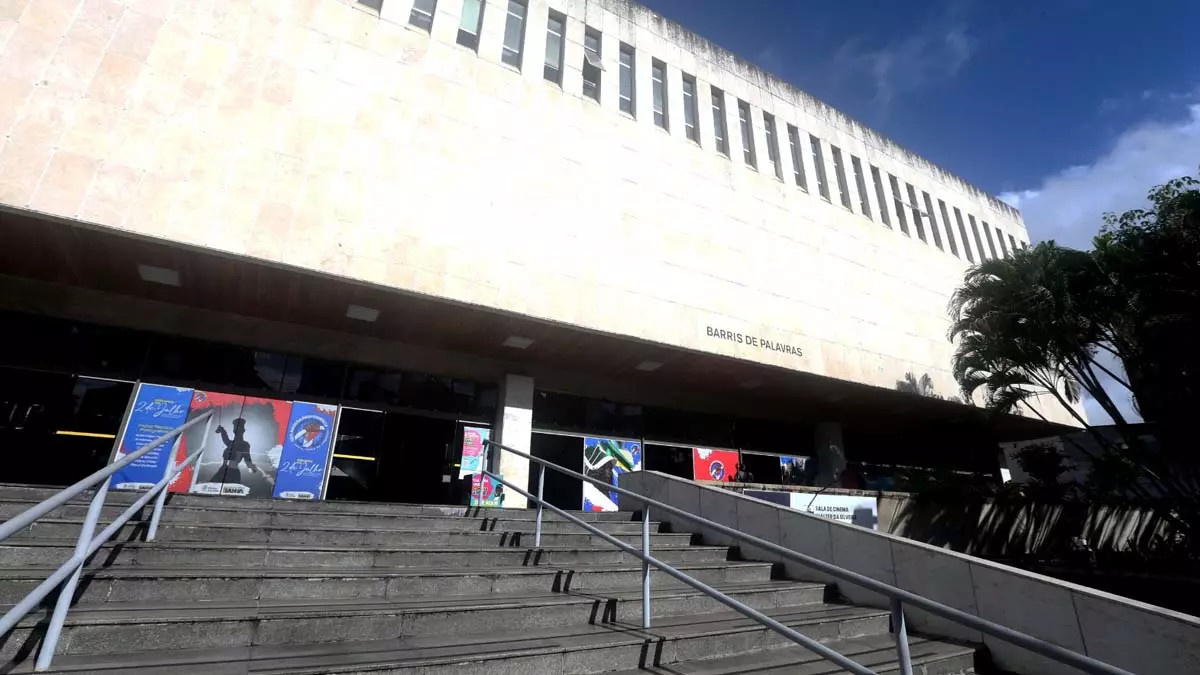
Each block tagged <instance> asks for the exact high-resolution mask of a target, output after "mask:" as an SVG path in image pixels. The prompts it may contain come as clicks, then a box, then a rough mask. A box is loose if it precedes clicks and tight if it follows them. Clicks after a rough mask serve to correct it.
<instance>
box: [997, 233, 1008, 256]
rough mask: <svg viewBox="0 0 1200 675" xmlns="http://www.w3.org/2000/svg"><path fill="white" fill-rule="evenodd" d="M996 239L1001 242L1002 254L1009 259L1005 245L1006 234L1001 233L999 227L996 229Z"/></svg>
mask: <svg viewBox="0 0 1200 675" xmlns="http://www.w3.org/2000/svg"><path fill="white" fill-rule="evenodd" d="M996 239H997V240H999V242H1000V252H1001V253H1003V254H1004V257H1005V258H1007V257H1008V247H1007V246H1005V245H1004V233H1003V232H1001V231H1000V228H998V227H997V228H996Z"/></svg>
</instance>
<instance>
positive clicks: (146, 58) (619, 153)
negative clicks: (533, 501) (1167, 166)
mask: <svg viewBox="0 0 1200 675" xmlns="http://www.w3.org/2000/svg"><path fill="white" fill-rule="evenodd" d="M0 133H2V134H3V138H2V139H0V140H2V142H3V145H2V147H0V204H3V205H4V213H3V217H4V223H5V225H4V228H3V231H4V232H5V235H4V237H5V239H6V240H7V242H8V243H6V246H5V248H6V250H5V252H4V254H0V255H3V258H0V259H2V260H3V261H4V269H3V270H2V271H3V273H4V274H5V275H6V276H5V282H4V292H3V293H2V294H0V295H2V300H3V305H4V307H6V308H8V309H13V310H19V311H23V312H33V313H37V314H46V315H53V316H61V317H68V318H72V319H81V320H87V321H94V322H99V323H103V324H114V325H121V326H128V327H132V328H138V329H143V330H156V331H166V332H171V333H178V334H183V335H190V336H193V337H196V338H203V339H211V340H222V341H230V342H234V343H239V344H250V345H252V346H255V347H263V348H274V349H283V350H292V351H297V352H300V353H305V354H310V355H313V356H340V357H343V358H353V359H358V360H362V361H366V362H371V363H376V364H379V365H395V366H404V367H410V366H420V367H422V368H424V369H426V370H432V371H436V372H440V373H445V374H464V375H469V376H471V377H475V378H477V379H480V380H483V381H490V382H494V383H497V384H498V385H499V386H500V392H501V394H500V399H501V400H500V403H499V408H498V412H497V422H496V426H497V432H498V433H499V437H500V438H503V439H504V440H505V441H506V442H510V443H512V444H513V445H515V446H516V447H522V448H529V437H530V429H536V428H537V427H538V423H537V413H536V407H537V400H536V396H535V392H537V391H538V390H541V389H543V388H545V389H547V390H550V391H560V392H568V393H572V394H577V395H580V396H590V397H594V398H602V399H605V400H609V401H628V402H630V403H635V404H646V405H654V404H663V405H671V406H675V407H685V408H688V409H695V410H704V411H709V412H714V413H722V414H731V415H732V414H737V415H743V414H750V415H756V416H764V417H771V418H773V419H778V420H783V421H787V420H789V419H790V418H793V417H794V418H803V419H804V420H806V423H810V424H811V425H813V428H815V429H816V432H814V434H813V436H812V437H811V438H813V439H814V440H813V443H816V444H820V445H828V444H832V445H840V444H842V440H841V439H840V438H839V437H840V433H841V432H840V429H839V428H838V425H839V424H849V422H848V421H846V420H843V419H842V411H843V410H850V409H851V408H853V410H854V412H853V414H850V413H847V414H848V415H849V416H852V417H854V418H855V419H856V420H858V421H857V422H856V424H858V425H859V426H860V427H867V426H879V427H880V428H887V429H897V430H899V429H902V428H904V427H905V426H906V425H911V424H915V423H916V421H920V420H925V421H928V422H929V423H930V424H934V423H936V422H938V421H939V420H940V421H946V420H953V421H954V423H958V422H962V423H963V424H968V423H969V424H976V422H973V421H971V420H977V419H978V418H977V416H975V414H974V413H973V412H972V411H971V409H970V407H969V406H964V405H962V404H961V403H958V402H952V401H944V400H938V399H950V398H954V397H955V396H956V395H957V386H956V384H955V382H954V380H953V377H952V375H951V373H950V358H951V354H952V351H953V345H952V344H951V343H950V342H949V341H948V340H947V337H946V332H947V328H948V319H947V313H946V306H947V302H948V300H949V297H950V295H951V293H952V292H953V290H954V289H955V287H956V285H957V284H958V283H959V281H960V280H961V277H962V274H963V272H964V271H965V270H966V269H967V267H968V266H969V265H970V264H972V263H973V262H978V261H980V260H982V259H985V258H993V257H998V256H1005V255H1008V254H1009V252H1010V251H1011V250H1012V249H1015V248H1017V247H1024V246H1026V245H1027V243H1028V241H1029V236H1028V234H1027V232H1026V230H1025V226H1024V224H1023V222H1022V220H1021V217H1020V214H1019V213H1018V212H1017V211H1016V210H1015V209H1013V208H1012V207H1010V206H1008V205H1006V204H1004V203H1003V202H1001V201H999V200H998V199H996V198H995V197H992V196H990V195H987V194H984V193H983V192H981V191H980V190H978V189H976V188H974V187H972V186H970V185H968V184H967V183H966V182H964V181H963V180H961V179H959V178H956V177H955V176H953V175H951V174H950V173H948V172H947V171H945V170H943V169H941V168H939V167H936V166H934V165H932V164H931V163H929V162H927V161H926V160H924V159H921V158H920V157H918V156H916V155H915V154H913V153H911V152H909V151H907V150H905V149H903V148H901V147H900V146H898V145H897V144H895V143H893V142H891V141H889V140H887V139H886V138H883V137H882V136H880V135H879V134H878V133H876V132H874V131H871V130H870V129H867V128H866V127H864V126H863V125H861V124H859V123H857V122H855V121H854V120H852V119H850V118H849V117H847V116H846V115H844V114H842V113H840V112H838V111H836V110H834V109H832V108H831V107H829V106H827V105H825V104H823V103H821V102H820V101H817V100H815V99H814V98H812V97H811V96H809V95H807V94H805V93H803V92H801V91H799V90H798V89H796V88H794V87H792V86H790V85H788V84H787V83H784V82H782V81H780V80H779V79H777V78H774V77H772V76H771V75H769V74H767V73H765V72H763V71H762V70H760V69H758V68H756V67H754V66H753V65H751V64H749V63H747V62H745V61H744V60H742V59H740V58H738V57H736V56H735V55H733V54H731V53H729V52H727V51H725V50H722V49H721V48H719V47H717V46H715V45H713V44H712V43H710V42H708V41H706V40H704V39H703V38H700V37H697V36H696V35H694V34H692V33H690V32H688V31H687V30H685V29H683V28H682V27H680V26H679V25H678V24H675V23H672V22H671V21H669V20H666V19H664V18H662V17H659V16H656V15H654V14H653V13H651V12H650V11H648V10H647V9H645V8H643V7H641V6H639V5H636V4H634V3H632V2H629V1H627V0H466V1H465V2H464V0H254V1H251V0H175V1H173V2H169V1H167V0H0ZM147 270H151V271H150V272H147ZM153 270H158V272H157V273H158V274H159V275H162V274H165V275H166V276H167V282H168V283H163V282H161V281H159V282H157V284H156V283H155V282H154V280H153V278H151V279H149V280H148V279H147V275H149V276H150V277H154V275H155V272H154V271H153ZM214 275H215V276H214ZM235 277H236V281H235V280H234V278H235ZM272 284H276V285H272ZM301 286H302V287H303V288H304V289H306V290H304V291H297V290H296V289H297V288H300V287H301ZM281 289H282V290H281ZM287 289H291V290H290V291H287ZM288 292H290V293H292V295H287V293H288ZM276 293H282V294H284V296H283V297H280V296H279V295H276ZM297 293H299V295H296V294H297ZM326 301H327V305H328V308H330V309H329V312H328V314H331V315H330V316H324V317H319V316H316V314H319V313H320V312H317V311H316V310H313V311H312V312H311V318H312V320H311V321H310V320H308V318H303V317H309V316H310V314H306V312H305V311H300V310H297V309H296V308H297V306H298V305H306V311H307V310H311V309H312V307H308V306H307V305H316V304H319V303H321V302H326ZM418 305H420V307H422V308H425V307H429V308H431V309H428V310H427V311H426V309H420V310H419V311H418ZM350 306H352V307H358V308H359V310H368V311H366V316H368V317H372V318H369V319H363V318H362V312H359V313H358V314H359V316H355V310H351V309H349V307H350ZM285 307H290V308H292V309H293V310H296V311H294V312H291V313H289V312H288V311H284V310H283V309H281V308H285ZM430 313H434V314H436V315H437V318H436V320H432V319H428V317H429V316H432V314H430ZM418 316H419V317H421V319H420V322H421V324H422V325H420V326H414V325H413V324H414V323H417V320H416V319H415V318H414V317H418ZM196 317H208V318H207V319H204V320H199V319H197V318H196ZM347 317H349V318H347ZM356 319H357V320H356ZM427 319H428V320H427ZM390 321H394V322H396V323H389V322H390ZM389 327H390V328H389ZM389 330H390V332H389ZM906 383H920V385H919V386H918V390H919V393H923V394H925V397H924V398H926V399H929V400H928V401H921V402H917V403H914V402H913V400H912V399H913V398H914V397H913V396H912V394H911V393H910V392H911V391H913V390H912V388H911V387H910V386H906ZM855 405H857V406H858V407H854V406H855ZM913 406H918V408H919V410H918V409H917V408H914V407H913ZM1040 412H1041V414H1042V415H1044V416H1045V417H1046V418H1048V419H1049V420H1051V421H1052V422H1058V423H1065V424H1069V423H1070V420H1071V418H1070V416H1069V415H1068V414H1067V412H1066V411H1064V410H1056V409H1051V408H1047V409H1044V410H1041V411H1040ZM875 413H878V416H879V419H881V420H883V419H884V418H886V419H887V420H890V421H887V422H886V423H885V422H879V423H878V424H874V423H872V422H871V421H870V420H871V419H872V415H874V414H875ZM864 420H865V421H864ZM830 424H833V425H834V429H833V431H831V430H830ZM978 424H979V425H982V426H980V428H983V427H984V426H987V428H988V430H987V431H985V432H981V433H982V434H983V435H982V436H980V438H983V437H985V436H986V437H988V438H993V437H1003V438H1001V440H1005V439H1009V438H1011V437H1014V436H1030V435H1046V429H1047V427H1046V426H1045V425H1042V424H1041V423H1040V422H1038V421H1036V420H1035V419H1034V418H1032V417H1031V418H1029V419H1026V420H1021V419H1017V418H1012V419H1008V418H1006V419H1005V420H1003V421H1002V422H996V421H994V420H993V421H991V422H978ZM997 424H999V425H1001V426H996V425H997ZM988 425H991V426H988ZM883 442H884V441H881V440H879V439H874V440H872V441H871V443H873V444H880V443H883ZM989 442H990V441H989ZM805 443H808V441H806V442H805ZM845 444H846V446H847V452H850V454H853V444H852V443H851V441H850V440H849V439H846V440H845ZM819 450H820V449H818V450H817V451H814V452H818V454H820V452H819ZM506 461H510V460H506ZM523 469H524V467H523V466H522V465H520V463H517V464H516V465H512V466H509V467H506V473H512V474H513V475H518V476H519V475H521V474H522V473H523Z"/></svg>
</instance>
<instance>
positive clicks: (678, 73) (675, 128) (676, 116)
mask: <svg viewBox="0 0 1200 675" xmlns="http://www.w3.org/2000/svg"><path fill="white" fill-rule="evenodd" d="M666 65H667V79H666V83H667V130H668V131H670V132H671V135H672V136H674V137H675V138H676V139H677V140H681V141H686V140H687V133H686V132H685V127H684V123H683V119H684V118H683V71H682V70H680V69H679V68H677V67H675V66H673V65H671V64H669V63H668V64H666ZM650 93H651V94H652V95H653V93H654V92H653V91H651V92H650ZM697 117H699V115H697Z"/></svg>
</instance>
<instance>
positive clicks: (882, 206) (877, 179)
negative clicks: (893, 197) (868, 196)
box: [871, 165, 892, 227]
mask: <svg viewBox="0 0 1200 675" xmlns="http://www.w3.org/2000/svg"><path fill="white" fill-rule="evenodd" d="M871 180H872V181H873V182H874V183H875V201H876V203H878V204H879V219H880V220H882V221H883V224H884V225H887V226H888V227H891V226H892V217H891V216H890V215H888V207H887V195H886V194H885V193H884V191H883V176H882V175H880V173H879V168H878V167H876V166H873V165H872V166H871Z"/></svg>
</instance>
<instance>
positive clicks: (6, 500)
mask: <svg viewBox="0 0 1200 675" xmlns="http://www.w3.org/2000/svg"><path fill="white" fill-rule="evenodd" d="M141 495H142V493H139V492H118V491H109V493H108V496H107V497H106V498H105V505H106V506H110V507H112V508H115V509H117V511H118V512H119V511H120V510H123V509H124V508H125V507H127V506H129V505H130V504H132V503H133V502H135V501H137V499H138V498H139V497H141ZM51 496H53V493H48V494H46V495H45V497H0V519H3V518H11V517H12V516H14V515H17V514H19V513H21V512H23V511H25V510H27V509H29V508H31V507H33V506H35V505H36V504H37V503H39V502H41V501H42V500H43V499H45V498H49V497H51ZM90 502H91V493H90V491H89V492H87V493H85V494H83V495H80V496H78V497H75V498H74V499H72V500H71V501H69V502H67V503H66V504H64V505H63V506H62V507H60V509H72V510H71V511H70V513H71V515H70V516H63V515H59V512H58V510H56V511H52V512H51V514H55V515H53V516H52V517H79V515H80V514H81V513H83V512H86V511H87V507H88V505H89V504H90ZM167 508H168V509H201V510H206V509H212V510H238V511H241V510H247V509H249V510H253V511H260V512H261V511H270V512H274V513H296V514H313V513H323V514H341V515H367V516H395V517H403V516H447V517H472V518H503V519H505V520H533V519H535V518H536V517H537V510H536V509H529V508H527V509H498V508H480V507H467V506H445V505H436V504H393V503H383V502H341V501H289V500H283V499H258V498H240V497H217V496H207V495H184V494H171V495H168V497H167ZM571 515H573V516H575V517H577V518H579V519H581V520H585V521H588V522H596V521H618V522H631V521H632V520H633V516H634V514H633V513H631V512H629V511H609V512H593V511H572V512H571ZM542 519H543V520H556V521H563V520H566V519H565V518H564V517H563V516H560V515H559V514H557V513H553V512H551V511H549V510H547V511H545V512H543V514H542Z"/></svg>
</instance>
